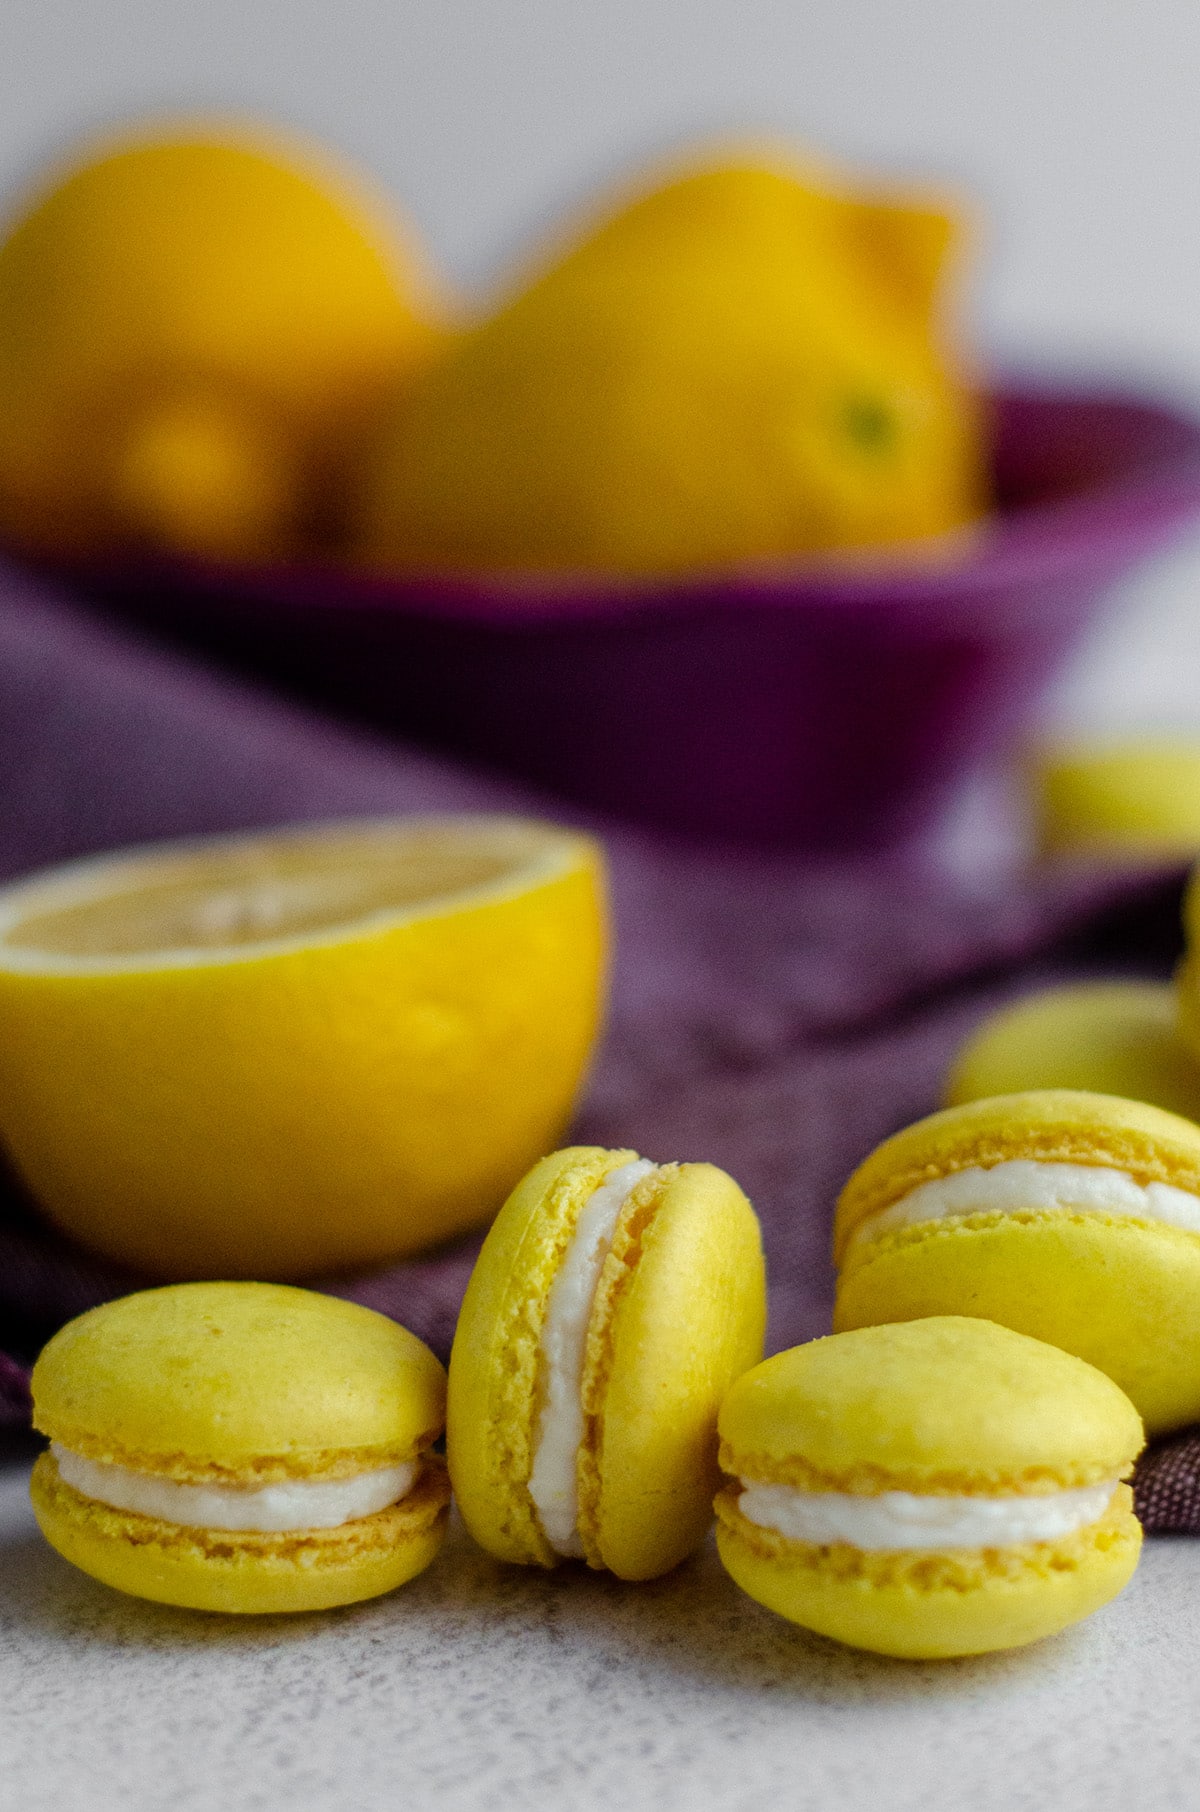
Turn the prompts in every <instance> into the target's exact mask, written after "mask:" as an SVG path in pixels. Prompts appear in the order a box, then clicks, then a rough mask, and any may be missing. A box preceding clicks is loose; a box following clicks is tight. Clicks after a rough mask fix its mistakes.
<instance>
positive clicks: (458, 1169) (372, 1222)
mask: <svg viewBox="0 0 1200 1812" xmlns="http://www.w3.org/2000/svg"><path fill="white" fill-rule="evenodd" d="M605 954H606V930H605V911H604V898H603V880H602V872H601V862H600V857H599V853H598V851H597V849H596V846H595V845H594V844H593V843H591V842H590V841H589V840H588V839H587V838H584V837H579V836H575V835H573V834H571V833H569V832H565V831H560V830H558V829H556V828H554V827H553V826H549V825H544V824H539V823H536V822H532V821H527V820H521V819H509V818H441V819H439V818H428V819H420V818H413V819H400V820H389V821H362V822H350V823H341V824H335V825H318V826H315V827H300V828H297V829H291V830H284V831H276V832H271V833H268V834H257V835H252V836H242V837H232V838H224V839H209V840H197V841H195V842H192V843H187V844H175V845H164V846H159V847H157V848H149V849H146V850H143V851H135V852H130V853H124V854H121V855H117V856H110V857H103V858H99V859H93V860H90V861H84V862H79V863H72V864H70V865H68V866H66V867H64V868H60V869H56V870H53V871H50V872H49V873H45V874H41V875H37V876H34V877H32V878H31V879H29V880H26V881H22V882H18V883H16V884H14V885H12V886H10V887H8V888H6V889H3V890H0V1135H2V1136H3V1138H4V1140H5V1141H6V1143H7V1144H8V1147H9V1149H10V1152H11V1154H12V1156H13V1158H14V1160H15V1162H16V1165H17V1167H18V1169H19V1170H20V1172H21V1173H22V1174H23V1176H24V1177H25V1179H26V1180H27V1182H28V1183H29V1185H30V1187H31V1189H32V1190H33V1192H34V1194H35V1196H37V1198H38V1199H39V1200H40V1201H41V1202H42V1204H43V1205H44V1207H45V1208H46V1209H47V1211H48V1212H49V1213H50V1215H51V1216H52V1217H53V1218H54V1219H55V1220H57V1221H58V1222H59V1223H60V1225H61V1226H63V1227H64V1228H65V1229H66V1230H67V1231H68V1232H71V1233H73V1234H74V1235H75V1236H76V1237H77V1238H79V1239H80V1240H82V1241H83V1242H85V1243H86V1244H88V1245H90V1246H92V1247H94V1248H95V1249H96V1250H98V1251H101V1252H104V1253H106V1254H107V1255H109V1256H111V1257H114V1258H117V1259H120V1260H122V1261H123V1262H125V1263H129V1264H133V1265H136V1266H138V1267H139V1268H142V1269H145V1270H147V1271H149V1272H151V1273H152V1274H155V1275H158V1276H167V1277H190V1276H216V1275H224V1276H263V1277H294V1276H303V1275H306V1274H311V1273H312V1272H314V1271H318V1270H323V1269H334V1268H343V1267H345V1266H349V1265H360V1264H364V1263H371V1262H377V1261H380V1260H384V1259H388V1258H393V1257H397V1256H401V1255H403V1254H405V1253H407V1252H411V1251H414V1250H417V1249H419V1248H420V1247H422V1246H426V1245H429V1244H431V1243H432V1242H433V1241H435V1240H439V1239H443V1238H445V1237H446V1236H447V1235H449V1234H452V1233H455V1232H458V1231H460V1230H462V1229H463V1228H465V1227H467V1226H470V1225H473V1224H476V1223H478V1222H479V1221H481V1220H484V1219H486V1218H488V1216H490V1214H491V1213H492V1212H494V1210H495V1208H496V1207H498V1206H499V1203H500V1202H501V1201H502V1200H503V1198H504V1195H505V1193H506V1191H507V1189H508V1188H509V1187H510V1185H511V1183H512V1182H513V1181H514V1180H515V1179H516V1177H518V1176H519V1175H520V1174H521V1173H522V1171H523V1170H524V1169H525V1168H526V1167H527V1166H528V1164H529V1163H530V1162H531V1161H532V1160H533V1159H534V1158H536V1157H537V1156H539V1155H540V1154H541V1153H542V1152H543V1151H544V1150H546V1149H547V1148H548V1147H549V1146H551V1145H552V1144H553V1143H554V1142H555V1139H556V1138H557V1137H558V1135H559V1133H560V1132H561V1129H562V1127H563V1125H564V1124H565V1122H566V1120H567V1118H568V1117H569V1114H570V1111H571V1107H572V1105H573V1103H574V1100H575V1097H576V1094H577V1091H578V1088H579V1085H580V1082H581V1080H582V1076H583V1073H584V1069H585V1067H586V1063H587V1059H588V1055H589V1053H590V1050H591V1046H592V1043H593V1040H594V1036H595V1032H596V1027H597V1023H598V1019H599V1013H600V1008H601V995H602V988H603V977H604V967H605Z"/></svg>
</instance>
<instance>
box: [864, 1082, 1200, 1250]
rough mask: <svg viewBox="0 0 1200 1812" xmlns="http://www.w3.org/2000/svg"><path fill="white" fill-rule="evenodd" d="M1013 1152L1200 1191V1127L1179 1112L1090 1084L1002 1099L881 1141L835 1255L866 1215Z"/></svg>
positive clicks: (947, 1112)
mask: <svg viewBox="0 0 1200 1812" xmlns="http://www.w3.org/2000/svg"><path fill="white" fill-rule="evenodd" d="M1012 1158H1025V1159H1032V1160H1035V1161H1040V1162H1042V1163H1053V1164H1081V1165H1093V1166H1101V1167H1105V1168H1109V1169H1114V1170H1122V1171H1125V1172H1127V1173H1128V1174H1129V1175H1130V1176H1132V1177H1133V1179H1134V1180H1135V1182H1138V1183H1142V1184H1145V1183H1169V1184H1172V1185H1174V1187H1176V1188H1178V1189H1184V1190H1188V1191H1189V1192H1190V1193H1192V1194H1193V1195H1197V1196H1200V1127H1198V1126H1196V1125H1195V1124H1194V1123H1193V1122H1192V1121H1190V1120H1185V1119H1183V1118H1182V1116H1180V1115H1178V1114H1172V1113H1167V1112H1166V1111H1165V1109H1163V1108H1158V1107H1151V1106H1149V1105H1148V1104H1147V1103H1145V1102H1142V1101H1130V1100H1126V1099H1125V1098H1124V1097H1122V1096H1118V1095H1100V1094H1092V1093H1089V1092H1086V1091H1084V1090H1081V1089H1030V1090H1028V1091H1026V1092H1024V1093H1021V1094H1015V1095H992V1096H988V1097H986V1098H985V1099H983V1100H979V1101H969V1102H966V1103H964V1104H962V1105H961V1106H957V1107H948V1108H943V1109H942V1111H941V1112H940V1113H936V1114H930V1115H929V1116H928V1117H927V1118H926V1119H924V1120H918V1121H916V1123H915V1124H914V1125H912V1126H907V1127H905V1128H904V1129H903V1131H902V1132H898V1133H896V1134H895V1135H894V1136H893V1137H892V1138H890V1139H886V1140H885V1141H884V1142H883V1144H882V1145H879V1146H877V1147H876V1149H875V1150H874V1151H873V1152H872V1153H871V1155H870V1156H869V1157H868V1158H866V1159H865V1160H864V1161H863V1163H862V1164H860V1165H859V1167H858V1169H857V1170H856V1171H855V1172H854V1174H853V1176H852V1177H851V1178H850V1180H849V1182H848V1183H847V1184H846V1186H845V1188H844V1189H843V1190H842V1193H841V1196H840V1198H839V1200H838V1205H837V1213H836V1216H835V1218H834V1229H833V1244H834V1258H835V1260H836V1261H837V1262H839V1263H840V1262H841V1259H842V1257H843V1256H844V1253H845V1250H846V1246H847V1243H848V1241H849V1239H850V1237H851V1235H852V1234H853V1233H854V1232H855V1231H856V1230H857V1228H859V1227H860V1226H861V1225H862V1224H863V1222H864V1221H866V1220H869V1219H870V1218H871V1216H872V1215H875V1214H878V1213H880V1212H882V1210H883V1209H885V1208H890V1207H891V1205H892V1204H893V1203H894V1202H898V1201H899V1200H900V1199H901V1198H902V1197H903V1196H906V1195H908V1194H910V1193H911V1191H912V1190H914V1189H917V1188H919V1187H920V1185H921V1184H922V1183H929V1182H932V1181H933V1180H934V1179H936V1178H938V1177H944V1176H949V1175H950V1174H952V1173H953V1172H955V1171H959V1170H968V1169H971V1168H973V1167H979V1168H982V1169H990V1168H991V1167H992V1166H993V1165H996V1164H1001V1163H1004V1162H1006V1161H1007V1160H1009V1159H1012Z"/></svg>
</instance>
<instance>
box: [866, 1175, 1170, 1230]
mask: <svg viewBox="0 0 1200 1812" xmlns="http://www.w3.org/2000/svg"><path fill="white" fill-rule="evenodd" d="M965 1214H1115V1215H1120V1216H1122V1217H1123V1218H1124V1219H1127V1220H1137V1221H1163V1222H1165V1223H1166V1224H1167V1225H1168V1226H1171V1227H1181V1228H1182V1229H1183V1230H1184V1231H1185V1232H1186V1233H1200V1197H1197V1196H1194V1195H1192V1194H1191V1193H1190V1191H1188V1190H1186V1189H1176V1188H1175V1186H1174V1184H1172V1183H1138V1182H1135V1181H1134V1179H1133V1177H1131V1176H1130V1175H1129V1173H1128V1171H1124V1170H1110V1169H1107V1168H1106V1167H1104V1166H1102V1165H1091V1164H1048V1163H1047V1164H1043V1163H1039V1162H1038V1161H1037V1159H1034V1158H1010V1159H1008V1160H1007V1161H1006V1162H1005V1163H1003V1164H993V1165H992V1166H991V1167H990V1169H987V1170H985V1169H982V1168H981V1167H980V1166H978V1165H973V1166H972V1167H971V1168H969V1169H967V1170H955V1171H952V1172H951V1174H950V1175H949V1176H944V1177H936V1178H935V1179H934V1180H933V1182H931V1183H921V1184H919V1185H918V1187H917V1188H916V1189H912V1190H910V1191H909V1193H908V1194H907V1195H903V1196H901V1197H900V1200H899V1201H898V1202H893V1203H892V1204H891V1206H890V1207H888V1208H884V1209H882V1210H881V1211H880V1212H879V1213H878V1214H873V1215H871V1216H870V1218H869V1219H867V1220H865V1221H864V1222H863V1223H862V1225H861V1226H860V1227H859V1228H857V1230H856V1231H855V1233H854V1236H853V1239H852V1241H851V1245H852V1246H858V1245H862V1244H865V1243H867V1242H868V1241H870V1240H873V1239H878V1238H879V1236H880V1235H881V1234H883V1233H887V1232H889V1231H891V1230H892V1229H894V1228H896V1227H913V1226H918V1225H920V1224H921V1223H923V1222H926V1221H941V1220H946V1219H948V1218H950V1217H951V1216H953V1215H965Z"/></svg>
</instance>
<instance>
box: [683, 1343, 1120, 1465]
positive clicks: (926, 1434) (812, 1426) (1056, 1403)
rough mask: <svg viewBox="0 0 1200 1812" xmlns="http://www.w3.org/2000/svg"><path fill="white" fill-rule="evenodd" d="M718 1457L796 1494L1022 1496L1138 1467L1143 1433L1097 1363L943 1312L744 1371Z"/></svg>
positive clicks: (727, 1409)
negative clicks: (802, 1491)
mask: <svg viewBox="0 0 1200 1812" xmlns="http://www.w3.org/2000/svg"><path fill="white" fill-rule="evenodd" d="M719 1429H720V1435H721V1465H722V1467H723V1469H724V1470H725V1471H726V1472H727V1473H730V1474H732V1475H734V1476H736V1477H739V1478H743V1479H751V1480H756V1481H761V1482H763V1483H771V1484H776V1483H777V1484H787V1485H793V1486H795V1487H797V1488H799V1489H808V1490H819V1491H839V1492H858V1493H872V1492H879V1491H891V1490H899V1491H909V1492H915V1493H946V1494H951V1495H953V1494H971V1493H994V1494H997V1495H1008V1494H1012V1495H1018V1494H1020V1493H1023V1492H1034V1493H1036V1492H1046V1491H1057V1490H1064V1489H1071V1488H1074V1487H1077V1486H1083V1485H1089V1484H1095V1483H1099V1482H1100V1481H1101V1480H1103V1479H1109V1478H1119V1477H1122V1476H1124V1474H1125V1473H1127V1472H1128V1471H1129V1469H1130V1468H1131V1466H1132V1465H1133V1462H1134V1460H1135V1458H1136V1457H1137V1455H1138V1453H1139V1452H1140V1450H1141V1448H1142V1445H1143V1441H1144V1435H1143V1430H1142V1424H1141V1420H1140V1418H1139V1417H1138V1414H1137V1411H1136V1410H1135V1409H1134V1407H1133V1405H1132V1403H1130V1401H1129V1399H1128V1397H1126V1396H1125V1394H1124V1392H1123V1391H1121V1390H1120V1389H1119V1388H1118V1387H1117V1385H1115V1384H1114V1383H1113V1382H1112V1381H1111V1379H1109V1378H1106V1377H1105V1376H1104V1374H1103V1373H1102V1372H1098V1371H1097V1370H1096V1369H1095V1367H1094V1366H1091V1365H1088V1364H1086V1363H1085V1362H1084V1361H1083V1360H1082V1359H1075V1358H1073V1357H1072V1356H1071V1355H1070V1354H1068V1353H1064V1352H1060V1351H1059V1349H1058V1348H1057V1347H1052V1346H1047V1345H1046V1344H1045V1343H1044V1342H1043V1341H1040V1340H1032V1339H1030V1338H1029V1337H1028V1336H1027V1335H1025V1334H1016V1333H1013V1332H1012V1331H1011V1330H1010V1329H1008V1328H1003V1327H999V1326H997V1325H996V1323H994V1322H991V1321H978V1320H973V1319H969V1318H967V1317H965V1316H958V1315H946V1316H935V1317H931V1318H929V1319H927V1320H923V1321H906V1322H894V1323H889V1324H886V1325H884V1326H881V1327H871V1328H861V1329H857V1330H855V1331H853V1332H851V1333H846V1334H833V1335H829V1336H827V1337H826V1338H825V1339H823V1340H814V1341H812V1342H810V1343H809V1344H808V1345H807V1346H800V1347H793V1348H792V1349H791V1350H790V1351H789V1352H785V1353H779V1354H777V1355H776V1356H775V1357H774V1358H772V1359H767V1360H764V1361H763V1363H762V1364H761V1365H758V1366H755V1368H754V1370H753V1371H751V1372H748V1373H746V1375H745V1376H744V1377H742V1378H740V1379H739V1380H738V1381H737V1383H735V1384H734V1385H733V1387H732V1389H731V1390H730V1392H729V1394H728V1396H727V1397H726V1399H725V1402H724V1405H723V1406H722V1409H721V1415H720V1422H719Z"/></svg>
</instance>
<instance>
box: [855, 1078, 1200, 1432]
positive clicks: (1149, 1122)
mask: <svg viewBox="0 0 1200 1812" xmlns="http://www.w3.org/2000/svg"><path fill="white" fill-rule="evenodd" d="M834 1256H835V1259H836V1261H837V1263H838V1265H839V1267H840V1271H839V1277H838V1285H837V1300H836V1303H835V1306H834V1327H835V1328H836V1329H837V1330H838V1331H839V1332H845V1331H846V1330H848V1329H851V1328H863V1327H872V1326H875V1325H876V1324H878V1323H881V1322H889V1321H913V1320H917V1319H919V1318H921V1317H923V1316H929V1315H963V1314H965V1315H978V1316H984V1317H986V1318H987V1319H988V1320H991V1321H997V1322H1000V1323H1001V1324H1002V1325H1003V1326H1005V1327H1010V1328H1014V1329H1016V1330H1017V1332H1019V1333H1022V1334H1029V1335H1032V1336H1033V1337H1034V1338H1035V1339H1037V1340H1046V1341H1049V1342H1050V1343H1051V1345H1053V1346H1058V1347H1062V1348H1063V1350H1064V1351H1065V1352H1068V1353H1074V1354H1075V1355H1076V1356H1077V1357H1078V1358H1080V1359H1086V1360H1087V1361H1088V1362H1089V1364H1091V1365H1095V1366H1098V1367H1099V1369H1100V1370H1101V1371H1102V1372H1106V1373H1107V1374H1108V1376H1109V1377H1110V1378H1113V1379H1115V1381H1116V1382H1117V1383H1118V1384H1119V1385H1120V1386H1121V1389H1122V1390H1123V1391H1125V1392H1126V1394H1127V1395H1128V1396H1129V1397H1130V1398H1132V1400H1133V1403H1134V1405H1135V1406H1136V1408H1137V1410H1138V1412H1139V1414H1140V1415H1141V1416H1142V1417H1143V1419H1144V1421H1145V1423H1146V1427H1147V1429H1148V1430H1149V1432H1150V1433H1151V1434H1159V1433H1165V1432H1166V1431H1168V1430H1170V1429H1172V1428H1181V1427H1183V1426H1184V1425H1185V1424H1187V1423H1189V1422H1193V1421H1195V1420H1197V1418H1200V1127H1198V1126H1196V1125H1195V1124H1193V1122H1192V1121H1190V1120H1185V1119H1183V1118H1182V1117H1180V1116H1178V1115H1175V1114H1170V1113H1165V1112H1163V1111H1162V1110H1161V1109H1159V1108H1156V1107H1150V1106H1147V1105H1146V1104H1144V1103H1143V1102H1140V1101H1128V1100H1124V1099H1121V1098H1119V1097H1117V1096H1115V1095H1100V1094H1089V1093H1086V1092H1083V1091H1075V1090H1067V1089H1043V1090H1031V1091H1029V1092H1028V1093H1023V1094H1014V1095H999V1096H994V1097H991V1098H990V1099H986V1100H982V1101H972V1102H969V1103H966V1104H964V1105H962V1106H959V1107H952V1108H946V1109H944V1110H943V1111H942V1112H941V1113H937V1114H931V1115H930V1116H929V1117H928V1118H927V1119H925V1120H919V1121H917V1122H916V1124H915V1125H913V1126H909V1127H906V1128H905V1129H904V1131H902V1132H899V1133H896V1134H895V1135H894V1137H892V1138H890V1139H887V1140H885V1141H884V1143H883V1144H882V1145H880V1146H879V1147H878V1148H877V1149H876V1150H875V1151H874V1152H872V1153H871V1155H870V1156H869V1157H868V1158H867V1159H865V1161H864V1162H863V1163H862V1164H861V1165H860V1166H859V1168H858V1169H857V1170H856V1171H855V1173H854V1175H853V1176H852V1177H851V1178H850V1180H849V1182H848V1183H847V1184H846V1187H845V1189H844V1190H843V1191H842V1194H841V1198H840V1200H839V1202H838V1208H837V1216H836V1219H835V1222H834Z"/></svg>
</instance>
